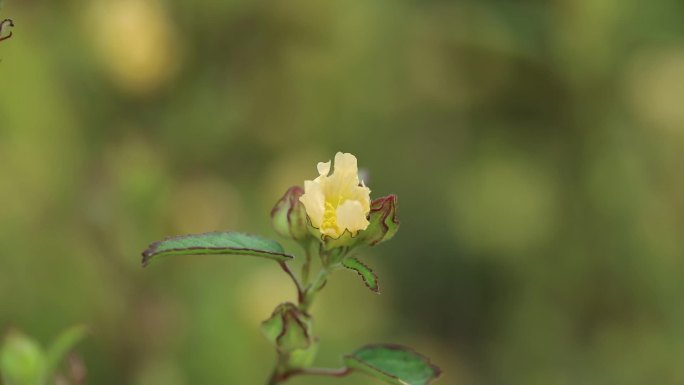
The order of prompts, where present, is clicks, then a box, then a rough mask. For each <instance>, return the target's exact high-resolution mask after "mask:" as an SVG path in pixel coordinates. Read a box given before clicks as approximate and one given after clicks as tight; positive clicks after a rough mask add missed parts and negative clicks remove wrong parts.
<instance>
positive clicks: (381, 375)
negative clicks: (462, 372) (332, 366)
mask: <svg viewBox="0 0 684 385" xmlns="http://www.w3.org/2000/svg"><path fill="white" fill-rule="evenodd" d="M344 363H345V365H346V366H347V367H348V368H350V369H353V370H358V371H360V372H364V373H366V374H368V375H371V376H373V377H375V378H378V379H381V380H384V381H385V382H387V383H389V384H394V385H427V384H429V383H430V381H432V380H433V379H435V378H437V377H439V375H440V374H441V370H440V369H439V368H438V367H436V366H435V365H433V364H431V363H430V360H429V359H428V358H427V357H424V356H422V355H420V354H418V353H417V352H415V351H414V350H413V349H410V348H407V347H404V346H399V345H367V346H364V347H362V348H360V349H359V350H357V351H355V352H354V353H353V354H351V355H348V356H345V357H344Z"/></svg>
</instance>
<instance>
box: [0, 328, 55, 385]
mask: <svg viewBox="0 0 684 385" xmlns="http://www.w3.org/2000/svg"><path fill="white" fill-rule="evenodd" d="M0 377H1V378H2V383H3V384H5V385H41V384H42V383H43V380H44V379H45V353H44V352H43V349H41V347H40V346H39V345H38V343H36V342H35V341H34V340H33V339H31V338H29V337H27V336H25V335H24V334H22V333H20V332H18V331H10V333H9V334H8V335H7V337H6V338H5V341H4V343H3V345H2V347H1V348H0Z"/></svg>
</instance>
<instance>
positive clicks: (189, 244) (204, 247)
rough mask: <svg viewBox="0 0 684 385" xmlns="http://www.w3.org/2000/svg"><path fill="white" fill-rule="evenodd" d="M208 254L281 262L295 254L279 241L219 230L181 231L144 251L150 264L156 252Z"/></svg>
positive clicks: (164, 254) (163, 254)
mask: <svg viewBox="0 0 684 385" xmlns="http://www.w3.org/2000/svg"><path fill="white" fill-rule="evenodd" d="M205 254H224V255H254V256H257V257H264V258H269V259H273V260H276V261H278V262H283V261H287V260H288V259H292V258H293V257H292V256H291V255H290V254H286V253H285V250H284V249H283V246H281V245H280V243H278V242H276V241H273V240H270V239H266V238H262V237H259V236H256V235H250V234H244V233H235V232H216V233H205V234H190V235H181V236H178V237H172V238H167V239H165V240H163V241H159V242H155V243H153V244H151V245H150V246H149V247H148V248H147V250H145V251H143V253H142V255H143V260H142V263H143V266H147V264H148V263H149V262H150V259H152V258H153V257H156V256H166V255H205Z"/></svg>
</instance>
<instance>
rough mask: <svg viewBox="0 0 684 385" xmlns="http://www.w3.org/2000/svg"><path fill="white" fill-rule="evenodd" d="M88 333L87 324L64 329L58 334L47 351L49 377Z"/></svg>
mask: <svg viewBox="0 0 684 385" xmlns="http://www.w3.org/2000/svg"><path fill="white" fill-rule="evenodd" d="M86 334H87V329H86V327H85V326H74V327H72V328H69V329H67V330H65V331H63V332H62V333H61V334H60V335H58V336H57V338H56V339H55V341H54V342H53V343H52V345H50V348H49V349H48V350H47V352H46V359H47V377H48V378H49V377H50V376H51V375H52V374H53V373H54V371H55V369H57V366H59V363H60V361H62V359H64V356H65V355H66V354H67V353H69V351H70V350H71V349H73V348H74V346H76V344H78V343H79V342H81V340H83V338H85V336H86Z"/></svg>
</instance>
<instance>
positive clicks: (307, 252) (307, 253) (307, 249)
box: [302, 242, 313, 287]
mask: <svg viewBox="0 0 684 385" xmlns="http://www.w3.org/2000/svg"><path fill="white" fill-rule="evenodd" d="M312 245H313V243H312V242H310V243H308V244H306V245H303V249H304V264H303V265H302V285H303V286H304V287H306V285H308V284H309V273H310V272H311V247H312Z"/></svg>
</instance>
